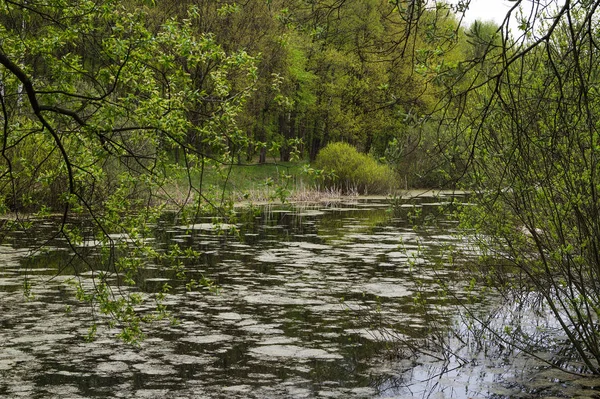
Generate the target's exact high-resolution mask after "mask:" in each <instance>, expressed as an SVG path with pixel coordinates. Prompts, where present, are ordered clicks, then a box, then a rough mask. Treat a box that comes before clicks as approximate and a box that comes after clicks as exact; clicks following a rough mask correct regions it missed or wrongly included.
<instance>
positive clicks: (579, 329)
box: [0, 0, 600, 374]
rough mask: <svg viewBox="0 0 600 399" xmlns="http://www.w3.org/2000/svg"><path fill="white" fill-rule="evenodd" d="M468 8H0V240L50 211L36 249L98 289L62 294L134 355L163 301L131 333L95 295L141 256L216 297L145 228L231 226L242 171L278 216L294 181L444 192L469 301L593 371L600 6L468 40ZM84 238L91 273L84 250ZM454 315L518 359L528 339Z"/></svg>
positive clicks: (112, 299) (79, 4)
mask: <svg viewBox="0 0 600 399" xmlns="http://www.w3.org/2000/svg"><path fill="white" fill-rule="evenodd" d="M468 6H469V0H466V1H458V2H457V3H452V4H450V3H446V2H443V1H424V0H289V1H283V0H241V1H233V0H213V1H191V0H184V1H176V0H164V1H161V0H156V1H153V0H44V1H41V0H27V1H25V0H0V110H1V114H0V122H1V124H2V130H1V132H2V134H1V139H2V144H1V146H0V152H1V154H0V212H1V214H2V234H3V235H7V234H9V233H12V232H14V231H17V230H18V231H25V232H26V231H27V230H28V229H29V228H30V226H31V223H32V220H38V219H39V218H45V217H54V218H58V219H57V220H56V223H55V225H54V226H55V229H54V233H53V234H54V236H53V237H54V238H56V237H60V238H61V239H63V240H65V241H66V242H67V243H68V245H69V246H70V247H71V249H72V251H73V257H74V258H77V259H79V260H80V261H81V262H83V264H84V265H85V267H86V268H87V269H88V270H91V271H92V272H93V274H94V276H95V277H94V278H95V280H94V281H95V284H94V285H93V286H92V287H89V286H86V285H85V284H81V282H79V283H76V287H77V288H76V296H77V298H78V299H80V300H82V301H84V302H88V303H90V304H91V306H93V307H96V308H97V309H98V311H99V312H100V313H102V314H108V315H110V316H111V319H110V321H109V324H110V326H111V327H115V326H118V327H119V329H120V330H119V331H120V333H119V334H120V335H119V336H120V337H121V338H123V339H124V340H125V341H129V342H134V343H136V342H139V340H140V339H141V338H142V336H143V325H144V324H145V323H146V322H148V321H152V320H155V319H160V318H161V317H167V318H168V317H169V313H168V311H167V310H166V307H165V306H164V305H163V304H162V302H161V300H162V299H164V298H165V297H166V296H167V295H168V292H169V290H170V288H171V287H169V286H168V285H167V284H165V286H164V287H163V288H164V289H163V291H161V292H160V293H158V294H157V295H156V298H155V300H156V302H157V303H158V305H156V314H155V315H154V316H152V317H146V318H144V317H143V316H140V315H139V314H138V312H137V311H136V308H137V307H138V306H139V305H140V303H141V301H142V300H141V298H140V296H139V294H138V293H136V292H135V291H127V292H126V293H123V292H119V291H118V290H115V289H113V288H111V286H110V285H109V284H108V283H107V281H108V279H109V278H112V277H114V276H115V275H116V276H118V277H119V281H120V282H121V283H122V284H123V285H124V286H136V284H138V283H139V281H138V280H139V275H140V273H141V270H143V269H144V267H145V266H146V265H147V264H148V263H149V262H151V263H153V264H160V265H163V266H164V267H166V268H169V270H172V271H173V272H174V273H175V274H176V276H177V279H180V280H182V281H186V282H187V284H188V286H189V287H205V288H207V289H209V290H212V289H216V288H215V285H214V282H213V281H211V280H210V279H209V278H206V279H205V278H204V277H202V276H194V277H190V275H188V274H186V273H187V272H186V265H187V262H188V261H189V260H190V259H194V258H197V257H198V254H197V253H195V252H194V251H192V250H191V249H190V250H189V251H188V250H186V249H185V248H179V247H173V248H170V249H168V250H160V251H159V250H157V249H156V248H154V247H152V245H150V244H148V242H149V241H148V240H147V238H148V237H149V236H151V235H152V234H153V229H154V226H156V224H157V223H158V221H159V220H161V218H162V217H164V215H165V214H166V213H168V214H170V215H173V214H175V215H176V218H178V220H179V221H181V223H187V222H190V223H193V222H194V221H195V220H196V219H197V218H198V217H200V216H207V215H209V216H214V217H220V218H222V221H223V223H225V224H227V225H229V224H234V223H236V221H237V219H236V218H238V217H239V215H237V214H236V211H235V208H234V203H235V202H239V201H240V200H248V199H250V200H253V198H252V193H251V192H249V191H248V190H249V188H248V187H246V186H243V184H242V183H239V184H240V185H241V188H239V189H237V192H235V191H236V189H235V188H234V190H233V191H234V192H232V191H229V188H228V184H230V183H231V182H232V181H243V180H248V179H250V178H249V177H247V176H252V175H253V174H257V175H260V178H261V179H263V180H264V186H265V187H269V190H271V191H270V192H271V194H272V195H271V196H270V197H269V200H277V201H278V202H283V203H285V202H287V201H288V200H289V199H290V198H293V196H294V194H297V191H298V190H299V185H300V183H301V184H302V185H303V187H304V186H306V187H307V188H308V190H309V191H311V192H339V193H340V194H381V195H389V196H390V198H393V199H394V200H395V199H397V198H399V197H397V196H401V193H402V190H408V189H414V188H419V189H425V190H429V189H449V190H457V191H459V190H460V192H468V193H469V194H470V198H469V204H468V206H458V207H457V209H456V210H454V212H455V215H456V217H457V219H458V222H459V226H460V229H461V231H462V234H464V235H468V236H469V240H472V242H473V245H475V246H477V248H478V251H479V252H478V253H479V254H480V256H478V258H477V260H476V261H469V262H465V264H464V265H462V264H461V265H462V266H461V267H465V270H466V273H467V274H468V278H467V281H468V280H469V279H471V280H472V281H473V282H474V283H473V284H475V283H476V284H478V286H479V284H481V286H484V287H486V288H485V289H481V290H480V291H479V292H478V293H474V297H478V296H481V297H482V298H483V297H485V295H487V294H486V293H487V292H488V291H487V290H488V289H491V290H493V291H494V292H497V293H499V294H500V296H501V297H502V298H504V299H505V300H508V301H513V302H516V303H522V304H525V303H527V304H530V303H531V302H536V303H538V304H542V305H540V306H542V307H543V308H544V309H548V310H549V314H551V315H552V317H554V318H555V320H556V322H557V326H558V327H557V329H558V330H560V331H561V332H562V333H563V334H564V337H563V338H564V341H561V342H562V343H560V344H559V343H556V346H557V347H560V348H568V349H564V350H565V351H566V353H568V354H567V355H565V357H567V358H569V359H577V362H580V363H578V364H579V366H577V367H575V369H574V368H572V367H571V368H570V366H568V365H565V363H564V361H563V360H560V361H559V360H547V359H546V361H547V363H549V364H551V365H552V366H554V367H559V368H563V369H568V370H570V371H571V372H573V371H574V370H575V372H576V373H581V374H600V324H599V323H598V319H599V318H600V287H599V286H598V281H600V198H599V195H600V194H599V193H600V176H599V175H600V165H599V162H600V132H599V127H600V124H599V123H598V116H597V115H598V112H599V110H600V100H599V99H600V96H599V94H600V92H599V90H600V75H599V72H598V71H600V68H599V63H600V47H599V43H600V41H599V40H600V39H599V37H600V36H599V35H600V30H599V29H600V27H599V26H598V21H599V19H598V15H599V14H598V7H599V6H600V1H593V0H565V1H542V0H535V1H532V2H526V1H523V0H516V1H512V2H511V8H510V9H509V11H508V13H507V16H506V19H505V20H504V23H502V24H500V25H497V24H495V23H493V22H489V21H476V22H474V23H472V24H470V25H468V26H465V24H464V23H463V22H462V21H463V13H464V11H465V10H466V9H468ZM597 103H598V104H597ZM596 107H599V108H596ZM290 165H291V166H290ZM267 168H271V169H267ZM265 170H276V174H275V175H270V176H266V177H265V176H263V175H262V174H261V173H263V172H264V171H265ZM246 173H247V174H246ZM236 179H237V180H236ZM117 235H121V236H127V237H128V241H126V242H119V241H118V240H116V239H115V237H116V236H117ZM89 238H93V239H94V240H96V241H97V242H99V243H101V245H102V250H101V254H100V256H97V257H90V256H89V254H87V253H85V251H83V250H82V249H81V248H82V246H81V245H82V243H83V242H85V241H86V240H88V239H89ZM43 247H44V244H40V248H41V250H43ZM459 257H460V255H459V254H457V255H456V260H455V258H454V255H453V256H452V257H451V258H452V261H456V262H459V260H458V258H459ZM452 288H453V287H451V286H450V285H449V284H448V283H445V282H444V281H440V282H439V289H441V290H443V291H444V292H446V293H447V295H450V296H451V294H448V292H451V291H452ZM30 289H31V286H30V282H29V281H28V280H27V279H26V280H25V283H24V291H25V293H26V295H27V294H28V292H29V291H30ZM534 292H535V293H536V294H538V295H539V298H540V300H539V302H538V301H532V300H531V295H532V293H534ZM464 306H465V307H466V308H467V311H468V307H467V305H466V304H464ZM471 317H473V318H474V319H475V320H477V321H478V323H479V325H480V326H481V327H482V328H483V329H484V330H486V331H488V332H489V333H490V334H492V335H493V336H495V337H496V338H498V339H501V340H503V342H505V343H507V344H508V345H509V346H511V347H513V348H517V349H518V350H520V351H523V352H525V353H528V354H530V355H532V356H535V354H536V353H537V351H538V349H539V345H540V342H539V341H535V340H534V339H533V338H532V336H531V335H530V333H529V332H527V331H526V330H525V329H520V328H518V327H517V328H515V326H514V325H513V324H511V323H509V325H506V326H502V327H501V328H500V329H496V328H497V326H495V325H494V323H493V322H492V321H491V320H487V321H486V320H485V318H480V317H478V316H477V315H476V314H475V313H472V314H471ZM508 327H510V328H508ZM95 332H96V327H95V325H94V326H93V328H92V329H91V330H90V336H93V335H94V334H95ZM561 350H562V349H561ZM561 353H563V352H561Z"/></svg>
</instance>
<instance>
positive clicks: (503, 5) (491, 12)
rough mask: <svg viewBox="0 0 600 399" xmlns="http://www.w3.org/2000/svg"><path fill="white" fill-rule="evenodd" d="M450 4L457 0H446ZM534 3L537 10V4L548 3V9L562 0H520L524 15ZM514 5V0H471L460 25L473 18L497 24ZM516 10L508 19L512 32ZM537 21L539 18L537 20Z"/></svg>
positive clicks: (514, 25) (468, 23)
mask: <svg viewBox="0 0 600 399" xmlns="http://www.w3.org/2000/svg"><path fill="white" fill-rule="evenodd" d="M446 1H447V2H448V3H450V4H456V3H458V1H459V0H446ZM534 4H536V5H537V7H536V9H537V10H538V12H539V10H540V9H539V8H538V7H539V6H541V7H542V8H543V7H544V5H549V7H550V8H549V9H550V10H552V9H556V8H557V4H559V5H562V4H564V0H558V1H557V0H523V1H522V2H521V7H522V9H523V13H524V16H525V17H528V16H529V14H530V13H531V10H532V6H533V5H534ZM514 5H515V2H514V1H510V0H471V4H470V6H469V9H468V10H467V12H466V13H465V18H464V20H463V23H462V25H463V26H465V27H467V26H469V25H470V24H471V23H472V22H473V21H475V20H477V19H478V20H481V21H490V20H491V21H494V22H496V23H497V24H498V25H500V24H502V22H503V21H504V18H505V17H506V14H507V13H508V11H510V9H511V8H512V7H513V6H514ZM516 16H517V12H516V10H515V11H513V13H512V14H511V19H510V24H509V26H510V28H511V30H512V31H513V33H514V32H517V31H518V29H517V26H518V23H517V19H516ZM538 21H539V20H538Z"/></svg>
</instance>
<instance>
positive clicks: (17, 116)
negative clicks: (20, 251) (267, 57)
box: [0, 0, 256, 341]
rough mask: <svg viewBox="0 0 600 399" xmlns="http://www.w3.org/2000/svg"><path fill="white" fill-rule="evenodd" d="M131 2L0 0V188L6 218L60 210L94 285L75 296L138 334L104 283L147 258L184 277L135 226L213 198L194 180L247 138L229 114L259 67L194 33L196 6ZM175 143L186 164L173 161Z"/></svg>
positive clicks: (128, 305) (129, 306) (126, 301)
mask: <svg viewBox="0 0 600 399" xmlns="http://www.w3.org/2000/svg"><path fill="white" fill-rule="evenodd" d="M127 6H128V4H127V3H124V4H121V2H120V1H114V0H73V1H69V2H55V1H49V2H38V1H26V2H25V1H23V2H19V1H0V15H2V17H0V110H1V114H0V122H1V123H2V145H1V147H0V148H1V149H0V153H1V155H0V167H1V172H0V200H1V204H2V209H3V212H5V213H6V212H13V213H14V214H15V215H16V221H15V222H14V223H12V224H11V226H10V227H12V228H26V224H24V223H21V221H22V220H23V212H31V211H36V210H39V211H41V214H47V212H48V211H60V213H61V215H62V218H61V222H60V224H59V226H58V227H57V230H56V236H57V237H58V236H60V237H62V238H64V239H66V240H67V242H68V243H69V245H70V246H71V249H72V250H73V252H74V254H75V255H74V256H76V257H78V258H79V259H80V260H81V263H82V268H80V269H76V270H75V272H76V273H77V274H79V273H82V272H85V271H91V272H92V274H93V276H94V282H95V284H94V286H93V288H91V289H89V288H88V287H86V286H84V285H82V284H76V285H77V287H78V288H77V290H78V297H80V298H81V299H84V300H86V301H89V302H91V303H93V304H94V306H95V307H94V309H98V310H100V312H101V313H104V314H109V315H111V316H112V318H111V323H117V324H118V326H119V327H121V337H122V338H124V339H126V340H129V341H136V340H138V339H139V338H140V336H141V329H140V322H141V319H140V315H138V314H137V313H136V312H135V311H134V306H135V305H137V304H139V303H140V301H141V300H142V298H141V296H140V295H139V294H138V293H137V292H135V291H130V292H127V291H124V292H125V293H123V292H112V291H111V288H110V286H109V285H108V283H107V281H108V280H109V279H112V278H117V279H118V280H119V281H121V282H123V283H124V284H131V285H135V284H136V279H137V277H138V272H139V270H140V269H142V268H143V267H144V266H145V265H147V264H148V263H159V264H164V265H165V266H168V267H174V268H175V270H176V271H177V273H178V275H179V276H180V277H184V271H183V269H182V268H181V267H180V266H181V264H180V263H178V261H177V257H176V256H173V251H174V252H178V249H177V248H174V249H173V250H172V251H168V252H167V253H163V254H161V253H157V252H156V251H155V250H154V249H152V248H150V247H149V246H147V245H146V244H145V237H146V236H147V234H148V233H149V231H150V223H152V221H153V220H155V219H156V217H157V216H158V215H159V213H158V212H157V211H160V209H163V208H164V206H165V205H167V204H171V205H174V204H182V203H183V204H187V205H188V206H193V207H194V208H193V209H195V213H197V212H199V211H200V210H201V209H203V208H204V207H210V206H213V205H214V206H218V205H219V203H218V202H217V203H214V202H213V201H212V200H211V199H210V197H209V196H208V195H207V193H206V191H205V190H203V186H202V181H201V179H202V170H203V169H202V168H203V167H204V165H205V164H206V163H209V162H212V163H216V164H219V163H223V162H231V159H232V158H233V157H234V155H235V154H234V153H233V152H232V148H240V147H241V146H242V145H247V142H248V138H247V136H245V135H244V133H243V132H242V131H241V130H240V129H239V128H238V127H237V125H236V116H237V115H238V114H239V112H240V111H241V109H242V107H243V105H244V101H245V99H246V98H247V97H248V95H249V94H250V93H251V89H252V86H253V84H254V81H255V77H256V69H255V65H254V59H253V58H252V57H250V56H249V55H248V54H246V53H245V52H244V51H237V52H232V53H230V54H227V53H225V51H224V50H223V49H222V48H221V47H220V46H219V45H218V43H217V42H216V41H215V39H214V37H213V36H211V35H210V34H197V33H196V31H195V30H194V29H193V24H194V21H195V19H196V18H197V17H198V15H199V14H198V9H197V8H194V7H191V8H190V9H189V13H188V15H187V17H186V18H183V19H181V18H180V19H173V18H170V19H166V20H165V22H164V23H163V24H161V25H160V26H159V27H153V28H152V29H150V28H151V27H152V26H153V25H152V24H151V23H149V22H148V21H147V20H145V19H144V17H143V16H142V14H141V13H134V12H132V11H131V10H130V9H128V8H127ZM129 6H131V5H129ZM175 149H176V150H177V151H178V152H179V154H180V155H181V157H182V159H183V162H182V164H183V165H184V167H183V168H181V165H180V164H174V163H173V162H171V159H172V153H173V151H174V150H175ZM186 176H187V177H186ZM182 178H184V179H186V180H187V181H188V182H189V190H188V191H187V192H184V193H182V197H183V198H180V199H177V198H174V196H173V190H172V188H173V187H174V186H176V185H177V183H179V182H178V181H177V180H178V179H182ZM82 217H83V219H85V220H89V221H91V222H92V225H91V226H87V225H84V224H82V223H81V222H80V220H82V219H81V218H82ZM114 234H117V235H119V236H125V237H127V238H128V240H126V241H119V240H116V239H115V238H114V237H115V235H114ZM91 239H93V240H97V241H98V242H100V243H101V244H102V246H103V248H102V254H103V256H102V258H101V260H100V261H92V260H90V258H88V257H86V256H85V250H84V248H82V247H81V246H80V244H82V243H83V241H84V240H91ZM119 248H122V249H127V251H126V253H125V255H123V256H120V255H119V256H118V255H117V252H118V251H117V250H118V249H119ZM170 261H175V263H173V264H171V263H169V262H170ZM167 289H168V287H165V290H167ZM158 299H160V298H158ZM163 310H164V308H162V307H160V306H159V307H158V308H157V311H158V316H164V312H162V311H163Z"/></svg>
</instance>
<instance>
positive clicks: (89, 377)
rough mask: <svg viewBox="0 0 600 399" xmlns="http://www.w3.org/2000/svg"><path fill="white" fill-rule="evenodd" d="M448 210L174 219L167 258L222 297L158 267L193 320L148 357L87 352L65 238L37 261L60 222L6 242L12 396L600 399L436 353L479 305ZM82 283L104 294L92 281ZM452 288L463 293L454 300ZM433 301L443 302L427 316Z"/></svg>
mask: <svg viewBox="0 0 600 399" xmlns="http://www.w3.org/2000/svg"><path fill="white" fill-rule="evenodd" d="M434 200H435V202H434ZM447 200H449V198H441V199H440V198H436V199H432V198H429V199H421V200H418V201H414V202H411V203H408V204H407V205H406V212H404V213H401V214H400V215H396V216H399V217H392V215H391V214H390V213H389V211H388V207H389V204H388V202H387V201H386V200H368V201H366V200H358V199H356V200H353V201H348V202H337V203H332V204H321V205H313V206H301V207H291V206H287V207H265V208H262V209H261V211H260V212H259V213H258V214H256V215H255V216H252V217H248V216H246V217H244V218H242V219H243V220H245V222H244V223H240V224H239V225H238V226H237V227H238V228H239V232H240V234H239V237H237V236H234V235H231V234H228V233H226V232H223V231H220V232H219V231H216V230H215V228H214V225H212V224H211V221H210V220H200V221H198V223H197V224H194V225H185V226H183V225H177V224H176V223H175V224H173V223H169V222H164V223H162V224H160V225H159V226H157V234H156V237H155V244H156V247H157V249H159V250H160V249H164V248H167V247H170V246H171V245H173V244H174V243H177V244H178V245H179V246H180V247H181V248H187V247H191V248H194V249H196V250H199V251H201V253H202V255H201V257H199V258H198V259H197V262H195V263H194V264H190V265H188V266H189V267H190V269H191V270H192V271H193V272H194V273H196V274H197V275H198V276H199V275H204V276H206V277H209V278H211V279H213V280H215V281H216V282H217V284H218V286H219V287H220V289H219V292H218V293H211V292H208V291H206V290H199V291H191V292H188V291H187V290H186V289H185V287H184V285H183V284H182V283H181V282H178V281H177V280H176V279H174V277H173V274H172V273H169V272H165V271H161V270H160V269H159V268H150V269H149V270H147V271H146V272H145V274H144V282H143V284H142V287H143V289H144V290H145V291H146V292H148V293H151V292H153V291H156V290H157V289H159V288H160V287H161V286H162V285H163V284H164V283H169V284H170V285H172V286H173V287H174V288H173V290H172V292H171V293H170V294H169V295H167V298H166V304H167V305H168V307H169V310H170V311H172V312H173V315H174V316H175V317H176V318H177V319H178V320H179V324H178V325H171V324H169V323H167V322H164V323H163V322H156V323H154V324H151V325H148V326H147V327H146V332H147V338H146V340H145V341H143V342H142V344H141V345H140V346H139V347H134V346H131V345H126V344H123V343H121V342H119V341H118V340H116V339H115V338H114V336H113V335H114V332H113V331H110V330H106V329H102V328H100V329H99V331H98V337H97V339H96V340H95V341H94V342H90V343H88V342H85V341H84V339H83V337H84V336H85V335H86V334H87V332H88V328H89V326H90V324H91V323H92V322H93V320H94V317H97V316H94V314H93V313H92V312H91V309H90V308H89V307H87V306H85V305H81V304H79V303H78V302H77V301H76V300H74V299H73V289H72V288H70V287H69V286H68V285H66V284H64V283H63V282H64V280H65V279H67V278H69V274H70V273H69V270H71V269H72V265H71V263H70V262H74V261H73V259H72V256H71V254H70V251H69V250H68V247H67V246H66V245H65V243H61V242H60V241H56V242H54V246H53V248H52V249H50V250H48V251H45V252H44V253H43V254H38V255H36V256H34V257H31V256H28V254H29V253H30V250H31V249H32V248H35V247H36V245H39V244H40V242H42V240H43V239H44V237H46V236H47V235H48V233H49V232H51V231H53V230H54V228H55V227H54V226H53V225H52V223H51V222H40V223H37V224H36V225H35V226H34V227H33V229H32V230H33V231H34V234H30V235H24V234H17V233H15V234H12V235H8V236H6V237H5V238H4V241H3V245H2V246H0V315H1V317H0V396H2V397H10V398H13V397H15V398H16V397H26V398H48V397H56V398H88V397H97V398H103V397H106V398H112V397H124V398H132V397H136V398H303V397H305V398H312V397H320V398H411V397H428V398H483V397H490V398H504V397H523V398H529V397H548V396H551V395H553V396H557V397H573V396H576V395H580V396H584V397H586V396H587V397H594V394H595V393H598V391H594V390H593V387H594V386H595V385H600V383H597V381H594V380H588V379H583V378H580V377H575V376H570V375H568V374H563V373H557V372H555V371H552V370H549V369H548V368H547V367H544V366H543V365H542V364H540V363H538V362H536V361H533V360H531V359H529V358H527V357H524V356H521V355H519V354H518V353H511V354H510V355H506V354H505V355H502V356H499V355H498V352H497V350H496V351H495V352H494V351H493V350H492V349H489V351H486V350H481V348H479V349H477V351H474V349H473V348H472V346H470V345H468V344H465V342H464V340H462V341H463V342H461V339H456V338H450V339H448V340H444V342H447V343H448V344H449V345H451V346H453V347H452V348H449V349H448V348H446V349H447V350H446V351H444V350H442V347H441V346H439V345H438V346H436V344H435V343H436V339H440V338H441V337H451V334H450V333H449V331H460V322H459V321H460V318H459V317H458V313H457V311H456V309H454V307H453V303H456V302H460V301H462V300H466V296H467V291H466V290H464V289H461V287H463V286H465V285H466V282H464V281H462V279H461V277H464V276H462V275H461V270H460V267H457V266H449V265H446V266H444V267H440V264H442V265H443V263H442V262H443V260H444V256H445V254H446V253H447V250H448V248H461V246H464V245H463V242H462V241H461V240H459V239H457V238H456V237H455V236H454V235H453V233H454V232H455V228H456V222H455V221H453V220H451V219H449V218H448V217H447V216H446V215H444V214H443V209H444V207H443V206H442V207H441V208H440V205H443V204H444V202H445V201H447ZM440 201H441V202H440ZM440 209H442V211H440ZM416 210H418V211H417V212H415V211H416ZM440 212H441V213H440ZM412 216H415V217H417V219H414V220H413V222H414V221H416V222H417V223H420V224H421V226H422V227H421V228H416V229H415V228H414V227H413V223H409V220H408V219H411V218H412ZM88 244H89V245H88V246H89V247H90V253H93V247H94V245H93V243H88ZM463 254H464V255H465V256H468V251H467V248H466V246H465V247H464V248H463ZM25 278H27V279H29V280H31V281H32V282H33V289H32V294H33V295H32V296H31V297H30V298H25V296H24V295H23V284H24V279H25ZM81 278H82V279H84V280H86V279H87V280H89V282H90V283H91V278H90V275H89V274H84V275H83V276H81ZM439 279H444V280H445V281H449V282H451V285H452V286H453V287H455V288H456V292H457V296H456V297H454V298H453V299H452V300H448V299H447V298H445V299H444V298H442V296H440V294H439V292H438V291H439V285H438V284H437V283H436V281H438V280H439ZM114 288H115V289H117V287H114ZM122 289H124V288H122ZM419 295H426V296H427V297H428V300H429V302H430V303H432V304H434V305H436V306H432V307H427V308H423V307H422V306H419V304H418V301H415V298H419ZM438 296H439V300H438V301H437V304H436V300H437V299H438V298H437V297H438ZM150 305H151V304H150ZM150 305H149V306H150ZM141 310H142V311H143V309H141ZM458 338H460V334H459V335H458ZM449 353H453V354H452V355H449ZM463 355H464V356H463ZM461 358H462V359H463V360H462V361H459V359H461ZM464 359H467V360H468V361H466V362H465V361H464ZM459 365H462V367H458V366H459Z"/></svg>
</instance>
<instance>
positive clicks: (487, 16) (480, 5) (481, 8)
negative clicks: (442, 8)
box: [451, 0, 515, 26]
mask: <svg viewBox="0 0 600 399" xmlns="http://www.w3.org/2000/svg"><path fill="white" fill-rule="evenodd" d="M456 2H457V1H456V0H455V1H451V3H456ZM514 4H515V3H514V2H513V1H507V0H471V5H470V7H469V9H468V10H467V12H466V14H465V19H464V20H463V23H464V24H465V26H468V25H470V24H471V22H473V21H475V20H476V19H479V20H482V21H489V20H492V21H494V22H496V23H497V24H501V23H502V21H503V20H504V17H505V16H506V13H507V12H508V11H509V10H510V8H511V7H512V6H513V5H514Z"/></svg>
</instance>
